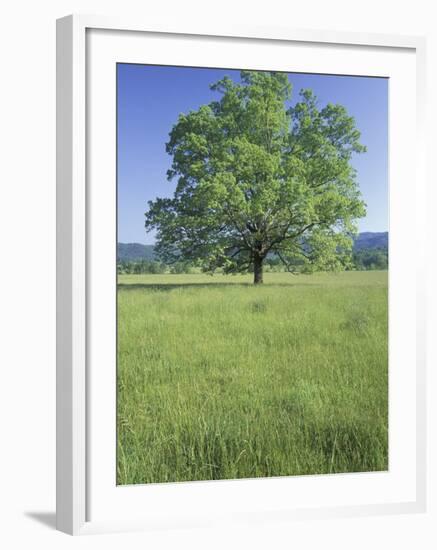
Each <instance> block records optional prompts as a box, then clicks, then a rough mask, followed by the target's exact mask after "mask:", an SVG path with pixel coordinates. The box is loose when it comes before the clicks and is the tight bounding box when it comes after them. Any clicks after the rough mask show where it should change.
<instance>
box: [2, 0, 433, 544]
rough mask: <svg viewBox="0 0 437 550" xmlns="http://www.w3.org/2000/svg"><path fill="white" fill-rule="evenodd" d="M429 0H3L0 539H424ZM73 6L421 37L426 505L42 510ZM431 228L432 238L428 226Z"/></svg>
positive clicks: (48, 502) (428, 518)
mask: <svg viewBox="0 0 437 550" xmlns="http://www.w3.org/2000/svg"><path fill="white" fill-rule="evenodd" d="M435 5H436V3H435V2H434V1H432V0H429V1H427V0H415V1H414V2H400V1H399V0H397V1H396V0H366V1H365V2H363V1H354V0H329V1H324V0H310V1H307V2H304V1H302V0H299V1H296V0H294V1H293V0H269V2H265V1H264V2H261V1H260V0H250V1H244V0H214V1H211V0H203V1H202V0H200V1H196V0H179V1H178V0H167V1H165V2H153V3H152V2H151V3H150V5H147V2H146V1H144V0H143V1H136V0H123V1H122V2H120V1H114V0H106V1H104V0H88V1H84V0H69V1H67V0H39V1H33V2H32V1H30V0H15V1H10V2H9V3H8V4H3V5H2V10H1V27H0V43H1V47H0V52H1V54H0V55H1V65H0V67H1V69H0V71H1V72H0V75H1V82H0V130H1V132H0V142H1V143H0V151H1V162H0V173H1V177H0V235H1V248H0V258H1V265H0V279H1V281H0V335H1V339H0V342H1V344H0V369H1V370H0V375H1V376H0V426H1V429H0V476H1V477H0V546H1V547H3V548H5V549H8V550H9V549H15V548H26V547H31V548H38V549H39V548H44V549H47V550H50V549H52V548H56V549H63V548H100V547H102V548H105V549H112V548H119V547H123V546H124V547H129V548H153V549H162V548H166V549H167V548H178V549H179V548H190V549H197V548H199V549H202V550H203V549H205V548H208V549H211V548H212V549H215V548H231V549H233V548H238V549H242V548H243V549H245V548H255V549H257V548H271V549H279V548H296V549H299V550H300V549H306V548H319V547H321V548H328V549H329V548H335V549H336V550H340V549H343V548H344V549H350V548H355V549H361V548H362V549H368V548H377V549H384V548H397V549H398V550H402V549H404V548H405V549H407V548H408V549H411V548H418V549H420V550H427V549H431V548H436V547H437V487H436V475H435V474H436V472H437V469H436V464H437V445H436V434H437V423H436V419H437V415H436V411H437V406H436V398H435V395H436V390H437V384H436V376H435V374H434V372H433V368H434V367H437V361H436V359H437V353H436V347H435V345H434V342H433V341H434V340H435V336H434V335H435V334H437V292H436V290H435V288H434V286H435V285H434V286H433V282H434V281H435V279H436V275H437V269H436V249H437V246H436V242H435V237H436V236H437V231H436V230H437V224H436V222H435V218H436V215H435V213H434V210H435V207H436V206H437V193H436V191H435V185H434V186H433V185H432V181H434V182H436V181H437V179H436V170H435V167H434V165H433V163H432V160H433V158H434V156H435V151H434V147H435V146H436V145H437V144H436V140H435V133H434V129H435V128H437V17H436V14H435V13H434V10H433V8H435ZM72 12H77V13H95V14H105V15H123V14H124V15H129V16H134V15H135V14H138V15H141V17H142V18H144V19H147V18H150V20H151V21H153V22H159V21H163V20H165V19H166V18H171V19H172V20H174V21H177V22H179V23H180V24H181V26H182V25H183V23H184V22H187V23H188V22H189V21H191V20H193V19H195V20H196V21H197V22H201V21H206V20H207V19H208V18H214V21H215V23H216V24H217V25H218V24H219V23H220V22H222V23H224V24H226V25H229V23H230V22H235V24H253V25H281V26H290V27H294V28H298V27H301V28H309V29H331V30H346V31H362V32H383V33H402V34H418V35H425V34H426V35H427V36H428V41H429V42H428V60H427V64H428V86H427V90H428V135H429V140H428V153H429V176H428V180H429V189H430V191H429V193H430V194H429V201H428V203H429V212H428V214H429V218H430V222H429V230H428V234H427V235H426V236H424V238H427V239H428V241H427V243H428V250H429V253H430V256H431V260H430V271H429V280H430V285H429V289H428V297H429V300H428V303H429V346H428V348H429V350H428V352H429V353H428V389H429V409H430V415H431V417H432V419H433V424H432V425H431V428H430V429H429V432H430V456H429V462H430V466H431V468H430V484H429V489H430V505H429V512H428V513H427V514H425V515H416V516H397V517H378V518H366V519H347V520H333V521H318V522H315V521H313V522H303V521H302V522H294V523H290V524H285V523H274V524H260V525H258V526H256V527H254V526H250V527H249V526H242V527H240V528H232V529H228V528H225V527H224V528H223V529H215V530H195V531H193V530H184V531H171V532H154V533H148V534H147V533H132V534H120V535H99V536H93V537H79V538H74V539H73V538H72V537H68V536H66V535H63V534H60V533H58V532H56V531H54V528H53V526H54V509H55V446H54V437H55V414H54V410H55V19H56V18H57V17H61V16H63V15H67V14H69V13H72ZM433 237H434V238H433Z"/></svg>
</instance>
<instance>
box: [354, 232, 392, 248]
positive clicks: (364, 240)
mask: <svg viewBox="0 0 437 550" xmlns="http://www.w3.org/2000/svg"><path fill="white" fill-rule="evenodd" d="M363 248H388V231H383V232H381V233H372V232H370V231H366V232H364V233H359V234H358V236H357V238H356V239H355V244H354V251H355V252H357V251H358V250H362V249H363Z"/></svg>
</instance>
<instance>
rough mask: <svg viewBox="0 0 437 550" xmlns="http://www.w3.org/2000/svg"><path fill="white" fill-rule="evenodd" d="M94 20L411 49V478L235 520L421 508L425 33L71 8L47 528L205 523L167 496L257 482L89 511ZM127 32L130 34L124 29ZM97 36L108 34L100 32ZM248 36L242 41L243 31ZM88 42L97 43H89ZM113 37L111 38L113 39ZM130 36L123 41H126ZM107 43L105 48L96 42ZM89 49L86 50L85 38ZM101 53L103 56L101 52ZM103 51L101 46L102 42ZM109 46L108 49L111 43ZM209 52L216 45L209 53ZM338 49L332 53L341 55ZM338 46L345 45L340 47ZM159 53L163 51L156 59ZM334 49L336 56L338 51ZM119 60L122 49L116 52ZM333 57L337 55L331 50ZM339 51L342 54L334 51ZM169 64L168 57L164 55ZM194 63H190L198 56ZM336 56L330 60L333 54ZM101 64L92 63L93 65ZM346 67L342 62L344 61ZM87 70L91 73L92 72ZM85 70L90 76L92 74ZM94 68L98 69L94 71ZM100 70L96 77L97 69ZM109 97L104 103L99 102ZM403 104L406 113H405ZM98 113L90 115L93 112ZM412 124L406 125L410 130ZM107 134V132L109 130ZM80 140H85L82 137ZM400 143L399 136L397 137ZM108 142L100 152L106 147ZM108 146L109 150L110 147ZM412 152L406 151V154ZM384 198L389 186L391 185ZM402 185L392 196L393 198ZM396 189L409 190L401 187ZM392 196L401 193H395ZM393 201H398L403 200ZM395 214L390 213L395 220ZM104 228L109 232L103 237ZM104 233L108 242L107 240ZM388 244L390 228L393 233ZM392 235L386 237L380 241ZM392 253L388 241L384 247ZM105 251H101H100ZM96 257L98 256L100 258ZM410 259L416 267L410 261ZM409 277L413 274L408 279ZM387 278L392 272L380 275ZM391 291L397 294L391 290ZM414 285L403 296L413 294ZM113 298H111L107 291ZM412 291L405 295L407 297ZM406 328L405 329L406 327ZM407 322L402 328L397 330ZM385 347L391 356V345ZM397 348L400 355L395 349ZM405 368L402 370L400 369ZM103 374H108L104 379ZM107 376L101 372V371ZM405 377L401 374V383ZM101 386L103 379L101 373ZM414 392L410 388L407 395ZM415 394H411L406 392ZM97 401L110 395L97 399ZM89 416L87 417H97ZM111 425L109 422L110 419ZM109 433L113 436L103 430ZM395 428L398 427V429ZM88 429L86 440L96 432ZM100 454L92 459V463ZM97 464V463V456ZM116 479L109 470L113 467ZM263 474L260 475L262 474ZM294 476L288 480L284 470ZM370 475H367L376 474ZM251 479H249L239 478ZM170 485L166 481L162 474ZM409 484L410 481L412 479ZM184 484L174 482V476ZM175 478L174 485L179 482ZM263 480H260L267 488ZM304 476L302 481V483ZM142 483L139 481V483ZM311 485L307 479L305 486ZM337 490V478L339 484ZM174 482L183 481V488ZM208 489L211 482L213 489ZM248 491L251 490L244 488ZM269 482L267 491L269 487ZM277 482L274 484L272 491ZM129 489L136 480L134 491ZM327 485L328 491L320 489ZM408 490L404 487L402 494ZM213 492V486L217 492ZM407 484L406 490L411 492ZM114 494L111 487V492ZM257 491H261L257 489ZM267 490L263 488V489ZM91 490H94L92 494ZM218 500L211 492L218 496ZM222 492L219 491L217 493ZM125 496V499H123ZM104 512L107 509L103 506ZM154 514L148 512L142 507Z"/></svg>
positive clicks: (190, 32) (61, 115)
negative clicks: (350, 497) (198, 23)
mask: <svg viewBox="0 0 437 550" xmlns="http://www.w3.org/2000/svg"><path fill="white" fill-rule="evenodd" d="M93 31H104V32H107V33H108V32H109V33H130V36H131V37H132V36H135V40H138V39H139V37H141V36H144V37H145V36H149V37H153V38H154V39H157V40H158V41H159V42H160V43H165V42H166V41H170V40H177V39H179V38H180V39H182V37H188V38H189V39H193V40H194V39H196V37H197V38H198V39H205V40H206V39H217V40H223V41H227V42H228V43H232V41H235V43H237V42H239V43H244V44H246V45H249V46H250V44H252V43H253V44H255V42H256V43H257V44H259V43H263V44H271V45H272V47H274V45H275V44H281V45H284V46H287V45H291V44H296V45H298V44H312V45H315V46H314V47H316V46H317V47H318V48H324V47H326V48H327V47H332V46H336V47H339V48H344V50H343V51H346V50H345V49H347V48H360V49H362V50H363V51H370V50H372V51H374V52H376V54H377V52H378V51H389V50H390V51H396V52H398V53H399V55H402V53H403V52H405V53H407V52H408V54H409V55H411V56H414V66H415V74H414V85H413V88H414V94H415V97H416V101H415V102H414V104H412V105H411V107H410V108H411V113H410V114H411V115H412V118H411V120H412V121H413V122H412V123H414V126H415V129H414V130H415V132H414V133H413V134H412V136H413V137H412V138H411V139H410V143H409V146H410V149H413V147H412V145H414V148H415V151H416V154H415V158H414V159H413V160H411V161H409V162H410V169H411V170H413V171H414V174H415V175H414V179H415V199H416V208H415V212H416V214H415V215H414V217H415V226H414V231H413V235H412V237H411V239H412V240H411V242H414V243H415V245H416V248H415V266H414V273H413V271H411V278H410V279H408V280H407V279H405V281H407V284H408V288H409V291H410V296H411V300H410V302H411V303H410V305H409V307H411V308H413V309H414V308H415V318H414V323H413V322H411V323H410V325H408V327H407V326H405V327H404V329H403V330H404V332H403V334H404V336H405V335H407V336H408V334H410V336H411V341H412V342H413V340H415V342H413V343H412V345H411V350H410V351H411V353H413V352H414V364H411V363H412V362H411V361H410V364H409V368H410V369H412V368H414V369H415V370H414V376H413V378H411V379H410V381H411V380H414V387H413V388H412V389H411V400H410V401H411V406H414V407H415V414H414V419H415V421H414V423H413V424H414V425H413V426H411V430H412V431H411V437H413V436H414V439H415V445H414V449H413V451H412V457H413V454H414V457H413V458H412V460H411V464H410V466H409V468H410V470H409V471H410V473H412V472H413V469H414V480H412V485H411V486H410V487H409V489H408V491H407V490H406V491H405V495H406V494H407V493H408V495H409V496H408V498H406V497H405V498H399V499H397V497H395V496H393V495H392V497H391V498H388V499H387V501H386V502H385V501H384V499H382V500H380V501H378V502H373V501H372V498H373V497H371V496H369V499H368V500H366V501H363V502H361V501H360V500H359V498H358V500H357V499H355V500H354V501H353V504H341V502H340V501H339V502H334V500H332V502H330V501H329V499H328V500H323V501H320V503H319V504H318V503H315V504H316V505H315V506H310V507H308V506H307V505H306V504H305V503H304V502H303V501H302V505H298V504H296V502H299V501H296V502H295V503H293V504H290V505H287V504H281V506H279V508H278V509H276V508H275V506H270V507H269V509H268V510H267V509H266V508H265V507H264V508H263V506H259V507H258V508H257V507H256V506H254V507H253V508H252V509H250V510H249V509H248V510H245V511H244V513H242V514H240V515H238V514H234V517H235V519H236V520H237V521H242V520H250V521H256V519H257V518H259V517H266V518H269V519H281V520H284V519H288V518H290V519H293V518H302V517H324V518H327V517H338V516H342V515H343V516H344V515H363V514H390V513H398V512H420V511H424V510H425V508H426V461H425V455H426V453H425V450H426V440H425V433H426V402H425V375H426V373H425V305H424V303H425V299H424V286H425V285H424V281H425V262H424V256H425V255H424V251H423V245H421V243H420V241H419V239H418V236H419V234H420V232H421V231H422V230H423V227H424V225H423V224H424V221H422V220H421V219H420V217H419V216H418V213H419V212H423V211H424V210H425V198H424V197H425V188H424V186H425V183H424V182H425V177H424V146H423V139H424V131H423V121H424V108H423V104H424V96H423V94H424V75H425V42H424V39H423V38H419V37H405V36H391V35H373V34H349V33H336V32H335V33H333V32H323V31H304V30H292V29H284V28H250V27H248V28H236V27H233V26H230V27H229V28H226V29H224V28H213V27H211V28H205V27H202V28H196V27H193V28H177V27H171V26H161V27H152V26H150V25H148V24H147V22H146V23H144V24H143V23H142V22H138V21H129V20H122V19H111V18H105V17H95V16H81V15H73V16H68V17H66V18H62V19H60V20H58V22H57V411H56V416H57V446H56V449H57V528H58V529H59V530H61V531H64V532H66V533H69V534H83V533H90V532H96V531H108V530H114V529H115V530H125V529H132V528H135V529H137V528H141V529H147V528H150V527H152V526H153V527H156V526H157V525H158V526H166V525H182V526H188V525H205V524H208V523H209V516H211V521H212V520H213V516H214V517H219V515H220V514H219V513H218V512H219V510H218V509H217V510H214V509H212V508H211V509H210V511H209V512H208V509H207V510H206V512H205V515H204V516H201V515H200V514H199V513H198V512H196V507H195V506H194V504H193V506H192V514H190V510H188V511H187V509H185V510H181V515H180V518H178V517H177V509H178V508H177V506H178V505H177V502H178V499H181V498H183V499H185V501H186V502H188V505H187V507H188V508H190V500H189V498H192V499H193V501H194V500H195V499H199V498H202V499H208V494H210V493H211V487H212V486H211V483H213V484H214V483H215V484H216V485H215V486H216V487H217V486H219V487H220V488H219V489H218V491H220V492H221V493H222V496H221V498H222V499H224V500H225V499H227V498H230V496H231V495H232V497H231V498H235V499H236V501H238V499H239V498H240V497H241V498H243V497H242V496H241V495H242V493H243V492H244V491H246V493H245V496H244V498H245V499H246V500H241V502H249V501H250V499H252V500H253V496H254V495H255V494H256V491H258V490H259V487H260V485H253V484H254V483H258V484H259V481H260V480H257V481H254V480H250V481H244V482H243V483H242V482H240V481H239V482H235V481H229V482H210V483H199V482H196V483H195V484H193V483H189V484H178V485H179V488H177V489H176V491H177V492H178V494H176V492H173V493H172V492H171V491H172V490H173V489H172V488H171V487H170V488H169V489H167V488H165V487H164V488H163V490H162V491H161V492H160V489H159V488H158V489H156V487H157V486H155V488H154V489H152V491H151V492H149V493H148V494H146V493H144V495H142V496H141V499H143V500H141V499H140V500H138V502H140V501H141V502H142V503H143V504H142V505H141V509H139V512H138V514H132V515H131V516H130V515H129V513H126V514H124V515H123V517H122V516H121V515H120V516H119V515H118V512H116V507H113V508H112V512H111V511H110V510H109V508H108V510H105V511H103V512H102V514H96V515H97V516H98V519H97V520H94V518H93V517H92V515H91V516H90V513H89V511H90V507H91V501H92V500H93V499H92V498H91V496H90V495H91V494H92V491H96V490H100V489H99V488H98V487H97V486H96V487H97V489H95V488H93V489H92V491H91V486H92V484H93V472H95V466H93V454H92V453H93V451H92V449H93V444H94V449H96V445H97V448H100V445H101V448H102V449H103V448H104V445H106V444H107V443H109V444H110V443H111V441H112V440H111V439H110V436H108V439H107V440H106V442H103V441H102V442H101V443H100V442H99V441H97V439H95V438H94V436H93V435H92V434H93V433H94V434H95V433H96V430H94V431H93V430H90V422H91V421H90V411H91V410H92V407H93V403H94V400H95V399H96V394H95V391H94V390H91V388H92V387H95V384H94V385H92V384H91V381H92V379H93V378H92V376H91V373H90V357H92V353H93V351H92V346H93V338H94V335H95V332H93V331H92V330H90V327H92V326H93V321H92V315H94V313H92V312H91V310H92V311H95V307H94V306H95V305H96V304H94V306H93V307H92V308H91V306H90V304H92V303H93V296H92V293H93V289H95V285H94V286H93V283H92V280H93V274H92V265H93V264H92V261H91V257H90V250H92V238H90V228H92V223H93V222H92V220H93V219H94V214H95V206H92V205H93V204H95V201H94V202H93V201H92V200H91V201H90V196H93V193H94V191H93V189H90V185H89V183H90V181H91V179H92V168H91V167H90V165H91V163H90V155H91V153H90V147H91V145H92V141H93V140H92V138H90V136H89V135H88V133H87V124H88V120H89V118H90V116H91V115H90V109H92V108H93V105H94V104H93V101H92V99H91V96H89V93H90V92H89V87H88V86H89V82H90V81H91V80H92V78H91V77H92V76H93V75H90V71H93V70H94V68H95V66H96V65H95V62H96V59H97V61H98V58H95V59H94V58H93V59H94V60H93V62H92V63H91V62H90V60H89V59H88V57H87V55H89V52H88V51H87V50H88V49H89V46H90V43H91V42H89V41H87V33H88V35H89V33H90V32H93ZM132 33H134V35H132ZM108 40H112V38H111V37H110V36H109V38H108ZM252 41H253V42H252ZM92 44H93V46H92V47H93V49H95V50H98V47H99V46H98V45H97V46H95V45H94V42H92ZM117 47H118V46H115V50H114V51H117ZM132 47H133V46H132V45H129V44H128V45H127V49H126V50H124V53H123V55H124V56H126V55H128V54H126V52H129V51H132ZM129 48H131V49H130V50H129ZM108 50H111V48H105V52H107V51H108ZM93 51H94V50H93ZM105 55H107V56H109V54H108V53H105ZM111 55H112V54H111ZM115 55H117V54H115ZM172 55H173V56H174V55H175V54H174V53H172V51H171V48H168V51H167V58H168V59H170V60H171V58H172ZM218 55H219V54H218ZM340 57H341V56H340ZM345 57H346V56H345ZM167 58H166V59H167ZM339 59H340V58H339ZM123 60H124V61H125V60H126V57H124V58H123ZM107 61H108V62H113V58H110V57H108V58H107ZM339 63H340V64H341V63H342V61H341V59H340V61H339ZM345 63H346V62H345ZM175 64H178V63H175ZM199 66H200V65H199ZM339 66H340V65H339ZM102 74H103V73H102ZM352 74H353V73H352ZM96 77H97V78H100V76H99V75H97V71H96ZM96 77H94V78H96ZM103 78H104V77H103V76H102V79H103ZM102 82H103V80H102ZM108 108H109V107H108ZM413 115H414V116H413ZM93 121H94V122H97V123H98V118H97V119H95V120H94V119H93ZM414 136H415V137H414ZM111 139H112V138H111ZM87 140H88V141H87ZM111 143H112V142H111V141H110V140H109V141H108V144H107V147H108V148H109V149H108V150H110V148H111V147H112V145H111ZM391 147H396V144H393V142H392V144H391ZM399 147H401V145H400V146H399ZM108 150H107V151H106V152H108ZM113 154H114V155H115V150H114V151H113ZM411 163H413V164H412V165H411ZM393 197H394V199H393V200H395V201H397V197H396V195H395V194H394V195H393ZM401 199H402V197H400V198H399V200H400V201H401ZM406 200H407V201H408V200H409V199H406ZM399 205H400V202H399ZM399 205H398V206H396V208H400V209H402V205H400V206H399ZM396 208H395V209H394V210H393V212H394V220H395V222H396V220H398V219H399V218H398V217H397V216H396ZM396 223H398V222H396ZM111 238H112V237H108V239H109V241H110V239H111ZM109 241H108V242H109ZM395 245H396V239H395ZM111 246H113V247H114V248H115V245H114V244H113V243H111V242H109V244H108V247H107V248H108V249H110V248H111ZM390 246H392V244H391V245H390ZM390 254H392V250H391V251H390ZM109 259H110V258H109ZM102 265H104V262H103V264H102ZM416 266H417V269H416ZM413 281H414V285H413ZM392 283H393V288H396V287H395V283H396V281H392V280H391V282H390V284H391V285H392ZM398 295H399V294H398ZM413 295H414V300H413ZM114 301H115V299H114ZM413 302H414V303H413ZM413 329H414V334H413ZM406 330H408V331H409V332H408V333H406V332H405V331H406ZM399 352H400V353H401V354H402V350H399V349H398V354H397V355H392V356H391V358H393V357H395V359H396V357H398V356H399ZM406 356H409V355H408V353H406ZM410 374H411V372H410ZM109 382H110V380H109ZM109 382H108V383H109ZM405 384H407V378H406V379H405V381H404V385H405ZM102 388H103V389H102V392H105V388H106V389H107V388H108V386H107V385H106V386H105V385H104V384H103V385H102ZM396 388H397V391H401V390H400V389H399V388H401V386H395V390H396ZM391 398H394V399H395V400H396V399H398V401H399V402H401V401H402V396H396V395H394V396H393V395H392V396H391ZM413 398H414V399H413ZM413 401H414V402H413ZM102 406H105V407H111V406H112V407H113V402H112V404H111V403H110V402H109V401H108V402H105V403H103V402H102ZM95 416H96V415H94V417H93V422H96V420H95ZM113 429H114V431H115V425H114V426H113ZM111 437H112V436H111ZM399 437H400V436H399ZM96 441H97V443H96ZM100 464H101V463H100ZM102 469H103V470H104V468H102ZM318 477H323V478H324V479H325V480H326V482H324V483H326V491H333V490H334V491H336V490H337V488H336V481H331V480H332V479H333V477H335V476H331V477H330V480H329V479H327V478H328V477H329V476H313V481H312V483H313V484H314V483H316V484H317V483H319V482H318V481H317V478H318ZM114 479H115V473H114ZM351 480H352V478H351V477H348V476H343V477H342V482H341V483H342V484H343V486H346V487H347V485H348V484H350V483H352V481H351ZM261 482H262V480H261ZM284 483H286V481H285V479H284V478H278V479H275V480H271V484H270V485H267V484H264V489H263V491H267V492H266V493H265V495H267V494H268V495H270V496H271V495H274V494H278V490H279V488H280V486H281V485H282V486H283V485H284ZM295 483H299V481H297V482H295ZM367 483H368V484H369V485H371V484H372V483H373V481H372V480H371V479H370V478H367ZM378 483H379V482H378V480H376V481H375V484H376V485H375V486H377V484H378ZM250 484H252V485H250ZM167 485H170V486H174V485H175V484H167ZM413 485H414V487H413ZM182 486H185V489H184V487H182ZM181 487H182V489H181ZM269 487H270V488H269ZM308 487H309V486H308ZM122 490H123V491H124V495H123V498H121V497H122V495H121V493H119V495H120V501H121V500H122V501H123V507H124V508H125V507H126V502H128V501H129V500H130V499H131V497H130V496H126V495H127V491H125V490H124V489H122ZM139 490H142V489H139ZM305 490H306V491H308V490H309V491H310V496H311V489H305ZM346 490H347V489H346ZM184 491H185V493H184ZM190 491H191V497H189V498H188V500H186V497H187V495H188V493H189V492H190ZM216 491H217V490H216ZM254 491H255V492H254ZM269 491H271V492H269ZM275 491H276V493H275ZM137 493H138V492H137ZM327 494H328V493H327ZM411 495H412V496H411ZM216 496H217V495H216ZM410 496H411V498H410ZM111 498H112V497H110V496H109V493H108V494H106V493H104V491H103V489H102V497H101V498H100V501H101V500H104V499H107V500H110V499H111ZM114 498H119V497H114ZM144 498H145V499H146V500H147V499H148V500H149V502H150V503H151V505H152V507H155V506H154V502H153V500H152V499H156V501H155V503H156V513H155V514H154V515H153V514H152V513H151V511H149V512H148V513H147V514H145V513H144V512H142V511H141V510H144V509H145V508H144V507H143V505H144V502H145V500H144ZM266 498H267V497H266ZM269 498H270V497H269ZM166 499H172V500H173V499H174V500H175V502H176V504H175V507H174V511H173V512H174V514H173V516H172V515H171V514H169V515H167V517H166V514H165V513H164V512H163V511H162V510H163V508H162V510H161V511H160V509H159V505H158V502H164V503H165V500H166ZM94 500H96V501H99V499H98V498H97V499H94ZM219 500H220V499H219ZM224 500H223V502H224ZM132 502H133V501H132ZM114 514H115V515H114ZM152 516H153V517H152ZM219 520H220V521H223V520H224V521H229V520H230V518H229V517H228V516H226V514H224V516H223V517H222V518H219Z"/></svg>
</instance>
